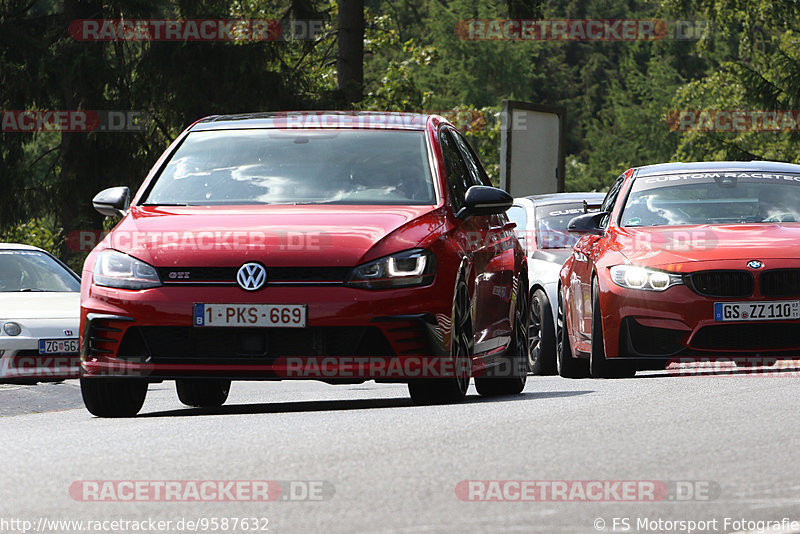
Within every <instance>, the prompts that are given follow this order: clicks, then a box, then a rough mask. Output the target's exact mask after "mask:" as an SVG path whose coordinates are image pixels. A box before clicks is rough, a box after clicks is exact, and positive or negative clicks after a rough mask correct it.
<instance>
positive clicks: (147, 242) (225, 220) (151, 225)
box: [103, 205, 442, 267]
mask: <svg viewBox="0 0 800 534" xmlns="http://www.w3.org/2000/svg"><path fill="white" fill-rule="evenodd" d="M441 224H442V220H441V217H440V216H439V209H437V208H436V207H435V206H429V205H428V206H340V205H313V206H309V205H276V206H263V205H258V206H236V207H235V208H233V207H229V206H226V207H222V206H191V207H157V206H139V207H133V208H132V209H131V211H130V213H129V214H128V215H127V216H126V217H125V218H124V219H123V220H122V221H121V222H120V224H119V225H118V226H117V227H116V228H115V229H114V230H113V231H112V232H111V233H109V234H108V236H106V239H105V240H104V242H103V245H104V246H105V247H109V248H114V249H116V250H119V251H122V252H126V253H129V254H131V255H133V256H135V257H136V258H139V259H141V260H142V261H146V262H147V263H150V264H151V265H154V266H156V267H175V266H183V267H187V266H207V267H226V266H232V265H239V264H241V263H243V262H246V261H262V262H265V263H268V264H269V265H272V266H277V267H292V266H297V265H304V266H308V267H324V266H355V265H358V264H359V263H362V262H363V261H368V260H370V259H372V258H371V257H370V254H369V253H370V250H371V249H373V247H375V245H376V244H377V243H379V242H381V241H383V240H385V239H386V238H387V236H389V235H390V234H392V238H391V239H392V243H393V244H395V242H396V248H395V250H392V251H391V252H396V251H399V250H404V249H408V248H414V247H415V246H417V244H418V243H419V242H420V241H421V240H422V239H424V238H425V237H426V236H427V235H429V234H430V233H431V232H432V231H433V230H435V229H436V228H437V227H439V226H440V225H441Z"/></svg>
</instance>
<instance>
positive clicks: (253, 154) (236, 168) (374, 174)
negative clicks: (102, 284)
mask: <svg viewBox="0 0 800 534" xmlns="http://www.w3.org/2000/svg"><path fill="white" fill-rule="evenodd" d="M435 203H436V196H435V193H434V187H433V174H432V172H431V169H430V164H429V160H428V149H427V145H426V143H425V135H424V132H421V131H399V130H337V131H325V130H313V129H309V130H304V129H292V130H276V129H251V130H212V131H198V132H191V133H190V134H189V135H188V136H187V137H186V139H185V140H184V141H183V143H182V144H181V146H180V147H179V148H178V150H177V151H175V153H174V154H172V156H171V157H170V159H169V161H167V163H166V164H165V166H164V168H163V171H162V172H161V174H160V175H159V176H158V177H157V178H156V180H155V182H154V183H153V185H152V186H151V188H150V191H149V192H148V193H147V196H146V198H145V199H144V201H143V204H148V205H169V204H173V205H174V204H179V205H184V204H188V205H214V204H233V205H235V204H356V205H362V204H388V205H423V204H435Z"/></svg>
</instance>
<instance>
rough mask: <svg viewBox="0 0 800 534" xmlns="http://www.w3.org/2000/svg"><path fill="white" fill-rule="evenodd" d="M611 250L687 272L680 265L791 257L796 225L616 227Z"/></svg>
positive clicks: (798, 243)
mask: <svg viewBox="0 0 800 534" xmlns="http://www.w3.org/2000/svg"><path fill="white" fill-rule="evenodd" d="M611 247H612V248H614V249H615V250H618V251H619V252H620V253H622V254H623V255H624V256H625V257H626V258H628V259H629V260H630V261H631V263H634V264H639V265H648V266H651V267H665V266H670V267H671V268H673V269H677V270H687V271H691V270H694V268H692V267H691V266H688V265H683V264H687V263H691V264H696V263H697V262H711V261H724V260H744V261H748V260H769V259H781V258H791V257H794V256H795V252H794V251H796V250H797V249H798V247H800V224H735V225H733V224H732V225H695V226H663V227H647V228H630V227H628V228H617V229H616V232H615V233H614V239H613V241H612V242H611Z"/></svg>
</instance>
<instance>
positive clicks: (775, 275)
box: [758, 269, 800, 297]
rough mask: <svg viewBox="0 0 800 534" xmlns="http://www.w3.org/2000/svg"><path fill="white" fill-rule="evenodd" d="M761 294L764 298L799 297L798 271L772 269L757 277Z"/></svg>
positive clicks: (799, 270) (799, 271) (799, 277)
mask: <svg viewBox="0 0 800 534" xmlns="http://www.w3.org/2000/svg"><path fill="white" fill-rule="evenodd" d="M758 281H759V284H760V287H761V294H762V295H764V296H765V297H797V296H800V269H772V270H770V271H764V272H763V273H761V275H760V276H759V279H758Z"/></svg>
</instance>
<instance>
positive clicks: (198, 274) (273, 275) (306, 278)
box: [158, 266, 350, 285]
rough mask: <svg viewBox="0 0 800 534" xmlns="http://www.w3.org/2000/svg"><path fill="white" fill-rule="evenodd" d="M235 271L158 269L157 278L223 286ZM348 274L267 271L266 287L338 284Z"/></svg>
mask: <svg viewBox="0 0 800 534" xmlns="http://www.w3.org/2000/svg"><path fill="white" fill-rule="evenodd" d="M238 271H239V267H159V268H158V275H159V277H160V278H161V281H162V282H163V283H165V284H175V285H178V284H185V285H193V284H224V285H236V273H237V272H238ZM349 273H350V267H269V266H267V285H269V284H270V283H281V284H287V283H288V284H291V283H314V282H320V283H338V284H341V283H343V282H344V280H345V279H346V278H347V275H348V274H349Z"/></svg>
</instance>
